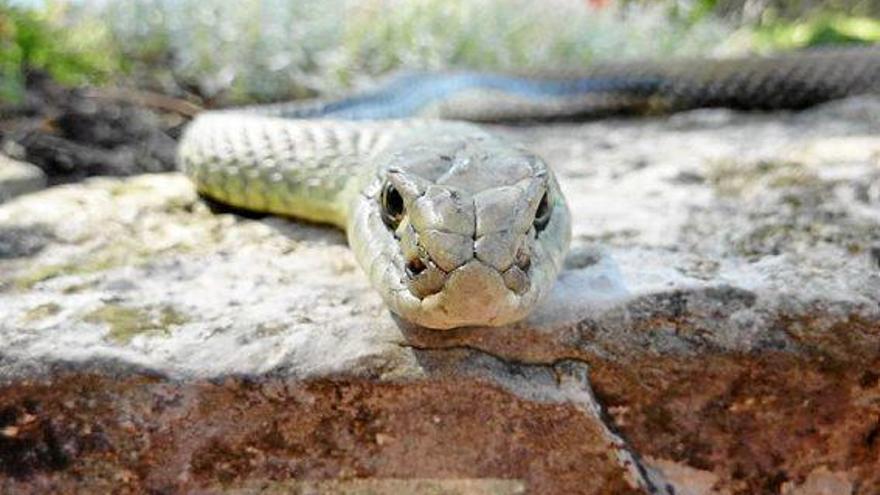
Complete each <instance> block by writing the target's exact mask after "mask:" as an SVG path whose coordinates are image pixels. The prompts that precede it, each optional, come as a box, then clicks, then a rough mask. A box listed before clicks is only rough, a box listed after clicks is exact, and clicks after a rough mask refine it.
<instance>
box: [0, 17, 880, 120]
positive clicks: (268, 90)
mask: <svg viewBox="0 0 880 495" xmlns="http://www.w3.org/2000/svg"><path fill="white" fill-rule="evenodd" d="M600 3H601V2H596V4H597V5H599V4H600ZM877 3H878V1H877V0H837V1H835V2H830V3H829V2H809V1H806V0H804V1H801V0H765V1H763V2H761V3H760V5H759V4H756V3H755V2H743V1H741V0H676V1H673V0H665V1H661V2H655V1H647V0H618V1H616V2H609V3H607V4H605V5H604V6H601V7H596V6H593V7H590V6H589V2H585V1H583V0H554V1H553V2H552V3H551V4H549V5H548V4H546V3H544V2H533V1H528V0H484V1H479V2H476V1H472V0H360V1H353V0H298V1H291V0H242V1H240V2H237V3H236V4H235V7H234V8H233V7H231V4H230V3H229V2H227V1H225V0H127V1H126V2H106V3H95V4H85V5H81V6H72V5H71V4H70V3H69V2H62V1H49V2H48V5H49V6H48V7H47V8H45V9H43V10H40V11H35V10H27V9H22V8H13V7H10V6H9V5H8V4H4V3H3V0H0V49H2V50H0V76H2V82H0V96H2V97H3V98H5V99H10V98H13V99H14V98H15V97H16V96H20V92H21V87H22V84H23V81H24V75H25V74H26V73H27V71H28V70H32V69H41V70H45V71H47V72H48V73H50V74H51V75H52V76H53V77H54V78H56V79H57V80H59V81H61V82H64V83H68V84H83V83H89V84H94V83H101V82H107V81H113V80H114V79H126V80H128V81H129V82H134V83H135V84H136V85H137V86H139V87H143V88H146V89H151V90H157V91H160V92H165V93H172V94H178V95H180V94H190V95H195V96H197V97H199V98H201V99H203V100H206V101H209V102H213V103H226V104H228V103H241V102H249V101H261V100H275V99H285V98H298V97H305V96H312V95H315V94H319V93H321V94H332V93H339V92H342V91H344V90H345V89H347V88H348V87H350V86H352V85H354V84H358V83H361V82H363V81H364V80H368V81H369V80H372V79H375V78H377V77H381V76H383V75H384V74H386V73H388V72H389V71H393V70H397V69H415V70H420V69H429V70H430V69H444V68H478V69H497V70H504V69H518V70H527V69H541V68H559V67H569V68H571V67H579V66H585V65H588V64H590V63H591V62H593V61H595V60H598V59H609V58H610V59H617V58H621V57H662V56H668V55H671V54H676V55H680V54H700V53H716V52H731V51H744V50H761V51H770V50H778V49H792V48H800V47H808V46H816V45H820V44H829V43H866V42H878V41H880V20H878V19H877V18H875V17H871V15H872V14H875V15H876V13H877V12H878V11H880V5H875V4H877ZM73 5H77V4H73ZM90 5H91V6H90ZM755 5H759V7H760V8H758V9H755Z"/></svg>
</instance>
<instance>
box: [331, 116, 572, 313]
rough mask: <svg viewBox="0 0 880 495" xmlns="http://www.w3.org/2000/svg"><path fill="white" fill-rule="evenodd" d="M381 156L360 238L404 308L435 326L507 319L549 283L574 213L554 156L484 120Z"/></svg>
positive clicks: (357, 209) (357, 208)
mask: <svg viewBox="0 0 880 495" xmlns="http://www.w3.org/2000/svg"><path fill="white" fill-rule="evenodd" d="M468 129H471V128H468ZM380 160H381V163H382V166H379V167H377V168H376V172H375V175H374V176H373V177H371V178H370V179H369V185H368V186H367V187H365V188H364V189H363V191H362V194H361V195H360V196H359V197H358V199H357V200H356V203H355V205H354V207H353V221H352V222H350V224H349V239H350V242H351V244H352V246H353V247H354V248H355V253H356V255H357V257H358V260H359V261H360V263H361V264H362V266H363V267H364V268H365V269H366V271H367V273H368V274H369V275H370V279H371V282H372V283H373V285H374V286H375V287H376V288H377V289H378V290H379V292H380V293H381V294H382V296H383V298H384V299H385V301H386V303H387V304H388V305H389V307H390V308H391V309H392V311H394V312H395V313H397V314H398V315H400V316H401V317H403V318H405V319H407V320H410V321H412V322H413V323H416V324H419V325H422V326H426V327H431V328H455V327H462V326H485V325H488V326H498V325H504V324H508V323H512V322H515V321H517V320H520V319H522V318H523V317H525V316H526V315H527V314H528V313H529V312H530V311H531V310H532V309H533V308H534V306H535V305H536V304H537V303H538V302H539V301H540V300H541V299H542V298H543V297H544V296H545V295H546V294H547V293H548V292H549V290H550V288H551V287H552V285H553V284H554V282H555V279H556V275H557V273H558V271H559V269H560V266H561V264H562V258H563V256H564V253H565V251H566V250H567V247H568V242H569V238H570V219H569V212H568V208H567V206H566V204H565V201H564V198H563V197H562V194H561V192H560V190H559V186H558V184H557V182H556V180H555V178H554V176H553V173H552V172H551V171H550V169H549V168H547V166H546V165H545V164H544V162H543V161H542V160H540V159H539V158H538V157H536V156H535V155H533V154H531V153H529V152H527V151H525V150H524V149H522V148H519V147H516V146H513V145H512V144H511V143H508V142H506V141H501V140H500V139H499V138H495V137H492V136H490V135H488V134H486V133H484V132H482V131H476V130H472V131H469V132H466V133H463V134H461V133H450V134H449V135H441V136H435V137H434V138H433V139H431V141H430V142H421V141H417V142H411V143H407V142H404V143H402V144H401V145H400V146H399V147H397V148H396V149H392V150H391V151H389V152H387V153H386V154H385V155H383V156H382V157H380Z"/></svg>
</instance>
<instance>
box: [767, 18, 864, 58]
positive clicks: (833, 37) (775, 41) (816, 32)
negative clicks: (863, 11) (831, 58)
mask: <svg viewBox="0 0 880 495" xmlns="http://www.w3.org/2000/svg"><path fill="white" fill-rule="evenodd" d="M752 39H753V43H754V45H755V47H756V48H758V49H760V50H763V51H771V50H781V49H793V48H807V47H814V46H820V45H841V44H856V43H858V44H865V43H878V42H880V19H874V18H870V17H854V16H846V15H843V14H831V13H822V14H818V15H815V16H812V17H811V18H810V19H807V20H799V21H794V22H790V21H772V22H768V23H766V24H763V25H760V26H757V27H755V28H754V29H753V36H752Z"/></svg>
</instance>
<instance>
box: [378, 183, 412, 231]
mask: <svg viewBox="0 0 880 495" xmlns="http://www.w3.org/2000/svg"><path fill="white" fill-rule="evenodd" d="M379 201H380V202H381V203H382V220H384V221H385V225H387V226H388V227H390V228H392V229H396V228H397V226H398V225H399V224H400V221H401V220H403V213H404V211H405V208H406V207H405V206H404V204H403V196H401V195H400V192H399V191H398V190H397V188H395V187H394V185H393V184H391V183H390V182H389V183H387V184H385V187H384V188H383V189H382V196H381V197H380V198H379Z"/></svg>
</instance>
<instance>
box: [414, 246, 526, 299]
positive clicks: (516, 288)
mask: <svg viewBox="0 0 880 495" xmlns="http://www.w3.org/2000/svg"><path fill="white" fill-rule="evenodd" d="M475 263H476V264H478V265H481V266H483V267H485V268H486V269H488V270H489V271H491V272H495V273H496V274H497V275H499V276H500V280H501V281H502V282H503V285H504V287H505V288H506V289H507V290H508V291H510V292H512V293H513V294H516V295H517V296H521V295H523V294H525V293H526V292H528V290H529V288H530V287H531V257H530V256H529V255H528V253H527V251H526V250H525V249H520V250H519V251H518V252H517V255H516V257H515V259H514V262H513V263H511V265H510V266H508V267H506V268H505V269H503V270H502V269H498V268H496V267H493V266H492V265H490V264H488V263H484V262H482V261H480V260H478V259H473V260H471V261H470V262H468V263H466V264H463V265H461V266H459V267H456V268H455V269H453V270H451V271H448V272H447V271H445V270H443V269H442V268H440V267H439V266H438V265H437V263H435V262H434V261H433V260H432V259H431V258H430V257H429V256H426V255H423V256H413V257H410V258H409V259H408V260H407V261H406V264H405V266H404V272H405V274H406V285H407V287H408V288H409V291H410V293H411V294H412V295H414V296H415V297H417V298H419V299H424V298H426V297H428V296H432V295H434V294H437V293H439V292H441V291H443V289H444V288H445V287H446V285H447V282H448V281H449V279H450V276H451V275H453V274H454V273H456V272H458V271H460V270H462V269H463V268H464V267H465V266H468V265H473V264H475Z"/></svg>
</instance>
